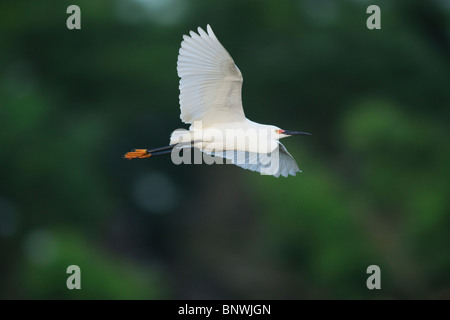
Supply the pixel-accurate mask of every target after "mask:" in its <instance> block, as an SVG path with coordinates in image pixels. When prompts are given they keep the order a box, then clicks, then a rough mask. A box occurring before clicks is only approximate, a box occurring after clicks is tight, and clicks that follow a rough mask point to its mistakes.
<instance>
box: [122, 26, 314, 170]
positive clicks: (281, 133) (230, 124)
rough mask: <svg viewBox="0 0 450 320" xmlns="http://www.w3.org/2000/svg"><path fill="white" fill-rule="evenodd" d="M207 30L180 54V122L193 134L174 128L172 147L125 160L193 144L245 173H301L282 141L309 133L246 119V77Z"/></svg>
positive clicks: (138, 153) (142, 152)
mask: <svg viewBox="0 0 450 320" xmlns="http://www.w3.org/2000/svg"><path fill="white" fill-rule="evenodd" d="M206 30H207V32H205V31H204V30H203V29H202V28H200V27H199V28H198V33H195V32H193V31H191V32H190V33H189V36H187V35H184V36H183V41H182V42H181V48H180V51H179V55H178V62H177V71H178V76H179V77H180V109H181V114H180V118H181V120H182V121H183V122H184V123H187V124H191V126H190V128H189V131H188V130H183V129H179V130H175V131H174V132H173V133H172V135H171V138H170V146H168V147H163V148H158V149H153V150H149V151H148V150H147V149H138V150H137V151H132V152H129V153H128V154H127V155H125V157H126V158H128V159H132V158H147V157H150V156H152V155H160V154H166V153H168V152H170V151H167V150H168V149H173V148H175V149H180V148H185V147H190V146H194V147H195V148H198V149H199V150H201V151H202V152H204V153H206V154H208V155H213V156H215V157H221V158H224V159H227V160H228V162H231V163H233V164H235V165H237V166H240V167H242V168H244V169H247V170H251V171H257V172H260V173H262V174H269V175H273V176H275V177H279V176H280V175H281V176H284V177H287V176H288V175H295V174H296V173H297V172H299V171H300V169H299V168H298V166H297V164H296V162H295V160H294V158H293V157H292V156H291V155H290V153H289V152H288V151H287V150H286V148H285V147H284V146H283V145H282V144H281V143H280V142H279V139H281V138H284V137H288V136H291V135H302V134H307V135H309V133H306V132H297V131H287V130H282V129H280V128H278V127H276V126H273V125H265V124H259V123H256V122H253V121H251V120H248V119H247V118H246V117H245V114H244V110H243V108H242V99H241V90H242V81H243V78H242V74H241V72H240V71H239V69H238V67H237V66H236V64H235V63H234V61H233V59H232V58H231V56H230V54H229V53H228V52H227V50H225V48H224V47H223V46H222V44H221V43H220V42H219V40H218V39H217V37H216V36H215V34H214V32H213V30H212V29H211V27H210V26H209V25H208V26H207V28H206ZM180 143H183V144H180Z"/></svg>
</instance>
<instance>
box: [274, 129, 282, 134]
mask: <svg viewBox="0 0 450 320" xmlns="http://www.w3.org/2000/svg"><path fill="white" fill-rule="evenodd" d="M275 133H277V134H282V133H283V130H281V129H276V130H275Z"/></svg>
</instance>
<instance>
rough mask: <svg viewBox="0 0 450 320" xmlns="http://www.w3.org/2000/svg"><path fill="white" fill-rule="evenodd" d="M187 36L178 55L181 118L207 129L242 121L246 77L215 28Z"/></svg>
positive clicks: (201, 30)
mask: <svg viewBox="0 0 450 320" xmlns="http://www.w3.org/2000/svg"><path fill="white" fill-rule="evenodd" d="M207 31H208V33H206V32H205V31H204V30H203V29H201V28H198V34H197V33H195V32H193V31H191V32H190V36H186V35H184V36H183V41H182V42H181V48H180V52H179V55H178V63H177V71H178V76H179V77H180V78H181V80H180V108H181V115H180V118H181V120H182V121H183V122H184V123H193V122H194V121H197V120H202V121H203V125H206V124H212V123H218V122H234V121H242V120H243V119H244V118H245V116H244V110H243V109H242V100H241V89H242V74H241V72H240V71H239V69H238V68H237V66H236V65H235V64H234V61H233V59H232V58H231V56H230V54H229V53H228V52H227V50H225V48H224V47H223V46H222V44H220V42H219V40H218V39H217V38H216V36H215V35H214V33H213V31H212V29H211V27H210V26H209V25H208V26H207Z"/></svg>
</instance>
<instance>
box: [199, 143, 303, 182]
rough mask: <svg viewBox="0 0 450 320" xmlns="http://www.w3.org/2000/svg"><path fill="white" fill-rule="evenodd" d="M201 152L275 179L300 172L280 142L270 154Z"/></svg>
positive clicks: (232, 151)
mask: <svg viewBox="0 0 450 320" xmlns="http://www.w3.org/2000/svg"><path fill="white" fill-rule="evenodd" d="M203 152H205V153H207V154H211V155H213V156H215V157H221V158H224V159H227V160H228V161H229V162H230V163H232V164H234V165H237V166H239V167H241V168H244V169H247V170H251V171H256V172H260V173H261V174H267V175H272V176H274V177H276V178H278V177H279V176H280V175H281V176H283V177H287V176H289V175H291V176H295V175H296V173H297V172H301V170H300V169H299V168H298V166H297V163H296V162H295V159H294V158H293V157H292V156H291V154H290V153H289V152H288V151H287V150H286V147H285V146H284V145H283V144H282V143H280V142H279V147H278V148H277V149H276V150H275V151H274V152H272V153H271V154H261V153H256V152H248V151H234V150H231V151H220V152H215V153H211V152H207V151H203ZM275 157H278V158H275ZM277 159H278V160H277Z"/></svg>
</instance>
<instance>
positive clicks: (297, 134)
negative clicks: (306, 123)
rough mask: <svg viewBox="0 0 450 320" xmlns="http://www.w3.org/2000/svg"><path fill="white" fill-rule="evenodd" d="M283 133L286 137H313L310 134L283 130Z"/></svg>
mask: <svg viewBox="0 0 450 320" xmlns="http://www.w3.org/2000/svg"><path fill="white" fill-rule="evenodd" d="M281 133H282V134H286V135H288V136H300V135H303V136H312V134H311V133H308V132H302V131H289V130H282V131H281Z"/></svg>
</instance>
